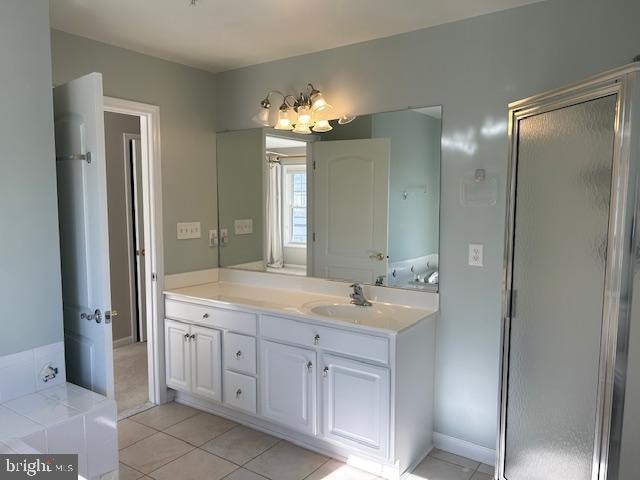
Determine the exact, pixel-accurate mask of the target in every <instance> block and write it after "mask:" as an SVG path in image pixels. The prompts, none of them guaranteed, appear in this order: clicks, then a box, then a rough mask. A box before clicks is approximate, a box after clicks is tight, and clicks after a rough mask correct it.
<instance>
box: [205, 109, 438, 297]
mask: <svg viewBox="0 0 640 480" xmlns="http://www.w3.org/2000/svg"><path fill="white" fill-rule="evenodd" d="M441 118H442V109H441V107H439V106H438V107H425V108H412V109H407V110H401V111H394V112H384V113H375V114H370V115H363V116H360V117H357V118H356V119H355V120H353V121H352V122H350V123H348V124H345V125H338V124H337V122H336V124H335V125H334V128H333V130H331V131H329V132H324V133H320V134H311V135H300V134H295V133H291V132H287V131H279V130H274V129H270V128H266V129H265V128H255V129H248V130H238V131H227V132H219V133H218V135H217V163H218V183H219V185H218V201H219V223H220V224H219V228H220V266H221V267H227V268H239V269H246V270H258V271H267V272H273V273H282V274H288V275H306V276H313V277H321V278H328V279H334V280H345V281H349V282H362V283H369V284H376V285H383V286H389V287H396V288H407V289H417V290H427V291H437V289H438V238H439V212H440V154H441V152H440V136H441V130H442V125H441V122H442V120H441ZM332 123H333V122H332Z"/></svg>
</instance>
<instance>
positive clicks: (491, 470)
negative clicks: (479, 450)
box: [478, 463, 495, 475]
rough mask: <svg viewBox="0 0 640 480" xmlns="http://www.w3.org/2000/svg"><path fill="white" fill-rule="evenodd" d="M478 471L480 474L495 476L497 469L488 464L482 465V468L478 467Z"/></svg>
mask: <svg viewBox="0 0 640 480" xmlns="http://www.w3.org/2000/svg"><path fill="white" fill-rule="evenodd" d="M478 471H479V472H480V473H487V474H489V475H493V473H494V472H495V468H493V465H487V464H486V463H481V464H480V466H479V467H478Z"/></svg>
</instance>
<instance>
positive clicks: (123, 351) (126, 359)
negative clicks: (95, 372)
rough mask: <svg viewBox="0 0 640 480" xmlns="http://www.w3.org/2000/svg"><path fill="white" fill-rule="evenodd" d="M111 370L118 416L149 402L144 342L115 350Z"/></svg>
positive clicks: (145, 345) (145, 346)
mask: <svg viewBox="0 0 640 480" xmlns="http://www.w3.org/2000/svg"><path fill="white" fill-rule="evenodd" d="M113 369H114V377H115V387H116V403H117V404H118V414H121V413H122V412H127V411H129V410H132V409H134V408H136V407H139V406H140V405H143V404H145V403H146V402H147V401H148V400H149V378H148V376H147V343H146V342H138V343H132V344H130V345H125V346H122V347H118V348H115V349H114V350H113Z"/></svg>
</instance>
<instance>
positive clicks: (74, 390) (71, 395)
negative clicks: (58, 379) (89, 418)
mask: <svg viewBox="0 0 640 480" xmlns="http://www.w3.org/2000/svg"><path fill="white" fill-rule="evenodd" d="M39 393H40V395H44V396H45V397H48V398H51V399H53V400H56V401H58V402H60V403H64V404H65V405H68V406H69V407H72V408H75V409H76V410H78V411H80V412H82V413H86V412H88V411H90V410H92V409H93V408H95V407H97V406H98V405H100V404H101V403H103V402H105V401H106V400H107V397H105V396H103V395H100V394H98V393H95V392H92V391H91V390H87V389H85V388H82V387H79V386H78V385H74V384H72V383H65V384H63V385H60V386H58V387H53V388H47V389H45V390H41V391H40V392H39Z"/></svg>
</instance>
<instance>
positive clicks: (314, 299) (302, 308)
mask: <svg viewBox="0 0 640 480" xmlns="http://www.w3.org/2000/svg"><path fill="white" fill-rule="evenodd" d="M164 293H165V295H166V296H167V297H169V298H182V299H188V300H193V301H199V302H206V303H213V304H218V305H223V306H230V305H237V306H240V307H246V308H248V309H251V310H255V311H267V312H271V313H277V314H285V315H288V316H296V317H302V318H307V319H312V320H314V321H321V322H327V323H331V324H337V325H340V324H342V325H345V324H346V325H350V326H358V327H364V328H365V329H377V330H385V331H388V332H394V333H397V332H401V331H402V330H405V329H407V328H409V327H411V326H412V325H415V324H416V323H418V322H419V321H420V320H423V319H425V318H428V317H431V316H432V315H434V314H435V313H436V312H437V311H436V310H426V309H420V308H416V307H408V306H404V305H397V304H391V303H382V302H373V303H374V307H376V308H377V310H378V311H380V312H381V313H382V314H379V315H372V316H371V317H366V316H365V317H363V316H362V315H360V317H361V318H359V319H358V320H345V319H340V318H330V317H326V316H322V315H317V314H314V313H313V312H311V310H310V309H311V307H313V306H314V305H321V304H326V305H328V304H349V298H348V297H347V296H346V295H345V296H344V297H339V296H333V295H322V294H317V293H310V292H302V291H296V290H284V289H275V288H262V287H256V286H253V285H245V284H242V283H230V282H216V283H206V284H203V285H194V286H191V287H184V288H175V289H170V290H165V292H164ZM358 308H369V307H358Z"/></svg>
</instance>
